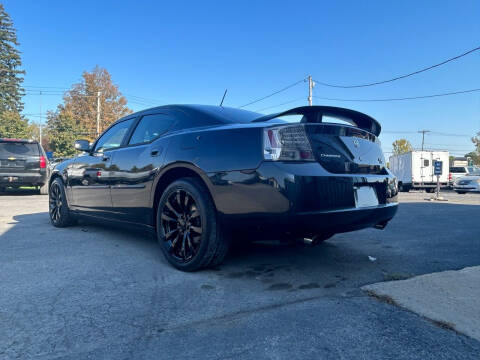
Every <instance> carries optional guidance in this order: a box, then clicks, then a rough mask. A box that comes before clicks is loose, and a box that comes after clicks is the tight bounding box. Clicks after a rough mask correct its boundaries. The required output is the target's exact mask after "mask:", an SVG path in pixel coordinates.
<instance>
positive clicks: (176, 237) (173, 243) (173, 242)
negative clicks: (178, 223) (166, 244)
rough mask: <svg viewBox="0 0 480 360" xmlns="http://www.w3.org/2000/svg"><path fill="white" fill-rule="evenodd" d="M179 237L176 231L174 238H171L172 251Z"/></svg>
mask: <svg viewBox="0 0 480 360" xmlns="http://www.w3.org/2000/svg"><path fill="white" fill-rule="evenodd" d="M179 238H180V233H178V234H177V236H175V239H173V241H172V251H173V250H174V248H175V245H177V241H178V239H179Z"/></svg>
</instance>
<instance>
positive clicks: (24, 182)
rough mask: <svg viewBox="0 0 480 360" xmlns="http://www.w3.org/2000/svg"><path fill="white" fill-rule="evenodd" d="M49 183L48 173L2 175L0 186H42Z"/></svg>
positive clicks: (0, 174)
mask: <svg viewBox="0 0 480 360" xmlns="http://www.w3.org/2000/svg"><path fill="white" fill-rule="evenodd" d="M46 182H47V173H46V172H41V173H40V172H38V173H0V186H13V187H18V186H32V185H33V186H42V185H44V184H45V183H46Z"/></svg>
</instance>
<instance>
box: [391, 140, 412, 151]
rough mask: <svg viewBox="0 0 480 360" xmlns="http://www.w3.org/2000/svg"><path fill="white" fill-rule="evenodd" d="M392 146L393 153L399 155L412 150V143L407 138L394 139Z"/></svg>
mask: <svg viewBox="0 0 480 360" xmlns="http://www.w3.org/2000/svg"><path fill="white" fill-rule="evenodd" d="M392 146H393V155H401V154H405V153H407V152H409V151H412V150H413V148H412V144H410V141H408V140H407V139H399V140H395V141H394V142H393V144H392Z"/></svg>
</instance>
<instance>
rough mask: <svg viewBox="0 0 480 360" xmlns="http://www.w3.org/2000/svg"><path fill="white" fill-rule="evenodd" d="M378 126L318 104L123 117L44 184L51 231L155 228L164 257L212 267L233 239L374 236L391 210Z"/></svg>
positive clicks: (175, 109) (168, 110)
mask: <svg viewBox="0 0 480 360" xmlns="http://www.w3.org/2000/svg"><path fill="white" fill-rule="evenodd" d="M380 129H381V127H380V124H379V123H378V122H377V121H376V120H374V119H373V118H371V117H370V116H368V115H365V114H363V113H360V112H357V111H353V110H349V109H343V108H336V107H327V106H306V107H298V108H294V109H291V110H288V111H285V112H281V113H277V114H271V115H262V114H259V113H255V112H250V111H245V110H239V109H233V108H228V107H216V106H203V105H171V106H161V107H156V108H152V109H148V110H144V111H141V112H138V113H135V114H131V115H128V116H126V117H124V118H122V119H120V120H118V121H117V122H115V123H114V124H113V125H111V126H110V127H109V128H108V129H107V130H106V131H105V132H104V133H103V134H102V135H101V136H100V137H99V138H98V139H97V140H96V141H95V142H94V143H93V145H92V144H90V143H89V142H88V141H86V140H77V141H76V142H75V148H76V149H77V150H79V151H82V152H83V153H81V154H80V155H79V156H77V157H75V158H73V159H70V160H67V161H64V162H62V163H60V164H59V165H57V166H56V167H55V169H54V170H53V172H52V176H51V178H50V184H49V213H50V219H51V222H52V224H53V225H54V226H57V227H63V226H67V225H70V224H73V223H74V222H75V220H76V219H77V218H78V217H80V216H81V217H85V218H88V217H90V218H92V219H93V218H94V219H97V220H98V219H101V220H107V221H113V222H121V223H123V224H131V225H132V226H134V225H142V226H146V227H148V228H150V229H154V230H155V231H156V234H157V237H158V240H159V242H160V247H161V249H162V251H163V253H164V255H165V257H166V259H167V260H168V261H169V262H170V263H171V264H172V265H173V266H175V267H177V268H178V269H181V270H185V271H193V270H197V269H200V268H204V267H207V266H214V265H216V264H219V263H220V262H221V261H222V260H223V259H224V257H225V255H226V253H227V250H228V247H229V243H230V239H231V238H234V237H235V236H236V237H241V238H248V239H254V238H257V237H261V238H263V239H282V238H291V239H294V238H305V239H306V240H310V241H311V242H313V243H319V242H321V241H323V240H325V239H327V238H329V237H331V236H332V235H334V234H335V233H340V232H348V231H353V230H358V229H363V228H367V227H376V228H379V229H383V228H384V227H385V226H386V224H387V223H388V221H389V220H391V219H392V217H393V216H394V215H395V212H396V211H397V206H398V203H397V181H396V178H395V177H394V176H393V175H392V174H391V173H390V172H389V170H388V169H387V167H386V164H385V159H384V156H383V153H382V151H381V148H380V143H379V140H378V135H379V134H380Z"/></svg>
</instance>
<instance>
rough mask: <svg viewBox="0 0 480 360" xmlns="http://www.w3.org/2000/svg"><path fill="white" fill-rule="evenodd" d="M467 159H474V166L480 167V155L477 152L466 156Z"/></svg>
mask: <svg viewBox="0 0 480 360" xmlns="http://www.w3.org/2000/svg"><path fill="white" fill-rule="evenodd" d="M465 157H469V158H471V159H472V162H473V165H480V155H478V153H477V152H475V151H471V152H469V153H468V154H465Z"/></svg>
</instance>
